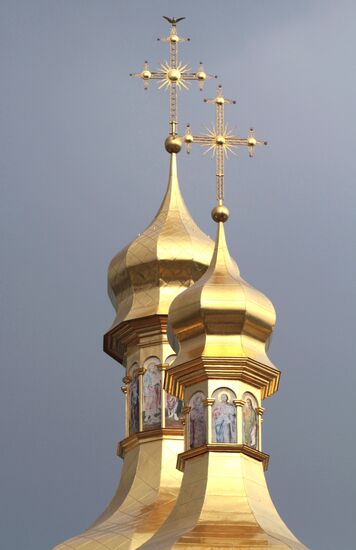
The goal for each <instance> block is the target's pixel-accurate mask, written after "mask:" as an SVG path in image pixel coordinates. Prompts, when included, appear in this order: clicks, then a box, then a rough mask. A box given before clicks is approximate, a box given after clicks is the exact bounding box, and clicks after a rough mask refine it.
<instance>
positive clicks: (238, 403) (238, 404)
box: [232, 399, 246, 407]
mask: <svg viewBox="0 0 356 550" xmlns="http://www.w3.org/2000/svg"><path fill="white" fill-rule="evenodd" d="M232 402H233V404H234V405H235V407H243V406H244V405H245V403H246V401H244V400H243V399H233V400H232Z"/></svg>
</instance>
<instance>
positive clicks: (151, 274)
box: [108, 153, 214, 327]
mask: <svg viewBox="0 0 356 550" xmlns="http://www.w3.org/2000/svg"><path fill="white" fill-rule="evenodd" d="M170 156H171V161H170V170H169V179H168V187H167V191H166V194H165V197H164V199H163V201H162V204H161V206H160V209H159V210H158V212H157V214H156V216H155V218H154V220H153V221H152V223H151V224H150V225H149V226H148V227H147V229H145V231H144V232H143V233H141V234H140V235H138V237H137V238H136V239H134V240H133V241H132V242H131V243H130V244H129V245H128V246H126V247H125V248H124V249H123V250H122V251H121V252H119V253H118V254H117V255H116V256H115V257H114V258H113V259H112V261H111V263H110V266H109V272H108V288H109V296H110V299H111V301H112V304H113V306H114V308H115V309H116V310H117V315H116V318H115V321H114V323H113V327H114V326H117V325H118V324H120V323H121V322H123V321H128V320H130V319H137V318H140V317H146V316H149V315H154V314H168V309H169V306H170V304H171V302H172V300H173V299H174V298H175V297H176V296H177V295H178V294H180V293H181V292H182V291H183V290H184V289H185V288H187V287H189V286H190V285H191V284H192V283H194V282H195V281H197V280H198V279H199V278H200V277H201V276H202V274H203V273H204V272H205V271H206V269H207V267H208V265H209V264H210V261H211V257H212V253H213V249H214V243H213V241H212V240H211V239H210V238H209V237H208V236H207V235H206V234H205V233H203V232H202V231H201V230H200V229H199V227H198V226H197V225H196V224H195V222H194V221H193V219H192V217H191V215H190V214H189V212H188V209H187V207H186V206H185V203H184V201H183V198H182V195H181V192H180V189H179V182H178V176H177V159H176V154H175V153H172V154H171V155H170Z"/></svg>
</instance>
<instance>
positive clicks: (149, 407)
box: [143, 357, 162, 428]
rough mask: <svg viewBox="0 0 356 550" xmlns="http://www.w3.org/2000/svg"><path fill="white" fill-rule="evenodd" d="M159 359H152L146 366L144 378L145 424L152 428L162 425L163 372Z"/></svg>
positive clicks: (145, 426)
mask: <svg viewBox="0 0 356 550" xmlns="http://www.w3.org/2000/svg"><path fill="white" fill-rule="evenodd" d="M159 363H160V361H159V359H158V358H154V357H153V358H151V359H149V360H148V361H147V364H146V365H145V366H146V368H147V370H146V372H145V374H144V377H143V410H144V417H143V424H144V428H152V427H154V426H155V427H157V426H160V424H161V393H162V389H161V372H160V370H159V368H158V365H159Z"/></svg>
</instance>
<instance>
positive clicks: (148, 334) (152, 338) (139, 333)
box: [103, 315, 168, 364]
mask: <svg viewBox="0 0 356 550" xmlns="http://www.w3.org/2000/svg"><path fill="white" fill-rule="evenodd" d="M167 341H168V340H167V315H150V316H148V317H140V318H138V319H131V320H129V321H124V322H123V323H120V324H119V325H117V326H114V327H112V328H111V329H110V330H109V331H108V332H107V333H106V334H104V341H103V348H104V351H105V353H107V354H108V355H110V357H113V359H115V360H116V361H118V362H119V363H121V364H123V362H124V358H125V354H126V351H127V348H128V346H129V345H137V346H138V347H141V348H142V347H147V346H152V345H153V344H155V343H156V344H161V343H166V342H167Z"/></svg>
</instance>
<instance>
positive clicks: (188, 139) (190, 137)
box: [184, 134, 194, 143]
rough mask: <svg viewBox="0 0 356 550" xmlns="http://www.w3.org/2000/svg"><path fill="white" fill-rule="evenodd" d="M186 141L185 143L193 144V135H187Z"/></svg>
mask: <svg viewBox="0 0 356 550" xmlns="http://www.w3.org/2000/svg"><path fill="white" fill-rule="evenodd" d="M184 141H185V143H193V141H194V138H193V136H192V134H186V135H185V136H184Z"/></svg>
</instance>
